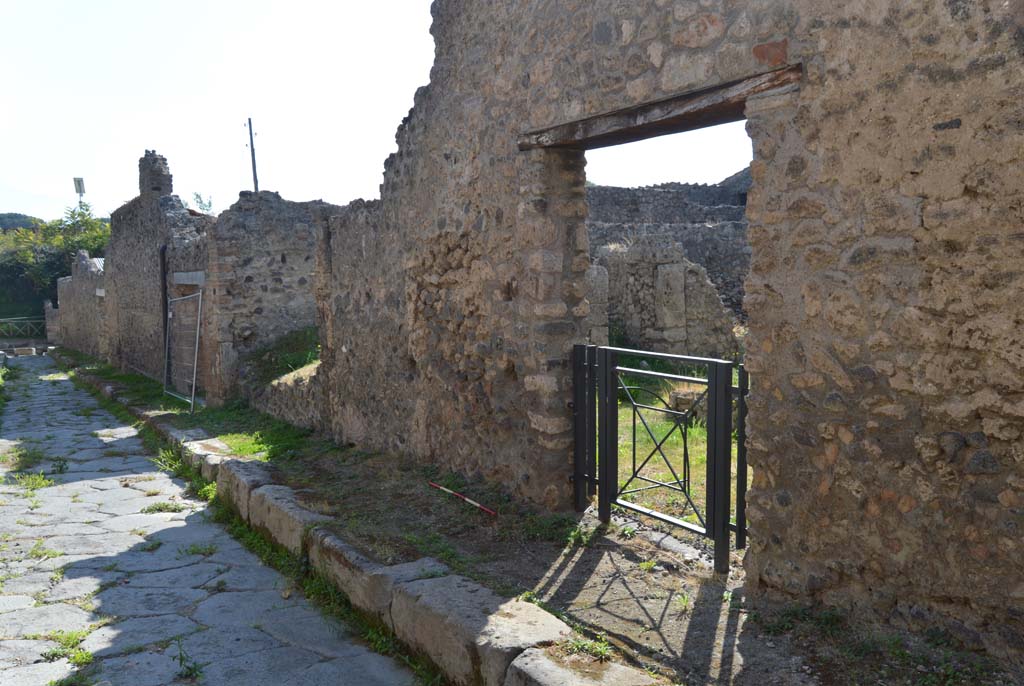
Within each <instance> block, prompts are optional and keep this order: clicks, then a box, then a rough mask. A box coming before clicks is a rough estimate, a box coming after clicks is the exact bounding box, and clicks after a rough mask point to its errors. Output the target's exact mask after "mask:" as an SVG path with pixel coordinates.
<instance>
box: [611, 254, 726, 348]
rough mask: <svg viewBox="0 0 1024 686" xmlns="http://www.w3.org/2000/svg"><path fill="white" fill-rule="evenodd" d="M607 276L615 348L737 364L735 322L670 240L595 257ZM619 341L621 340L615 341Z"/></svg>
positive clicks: (698, 270)
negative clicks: (720, 360)
mask: <svg viewBox="0 0 1024 686" xmlns="http://www.w3.org/2000/svg"><path fill="white" fill-rule="evenodd" d="M598 259H599V261H600V263H601V264H602V265H603V266H605V267H606V268H607V270H608V272H607V273H608V289H607V294H608V296H607V298H608V305H607V312H608V319H607V321H608V326H609V328H610V329H611V331H612V332H613V333H614V334H616V336H613V342H615V343H619V344H625V346H627V347H632V348H637V349H640V350H654V351H656V352H664V353H675V354H679V355H691V356H696V357H713V358H719V359H735V358H736V356H737V354H738V352H739V348H738V345H737V342H736V336H735V334H734V332H733V329H734V328H735V326H736V320H735V319H734V318H733V316H732V313H731V312H730V311H729V310H728V309H726V307H725V306H724V305H723V304H722V300H721V298H720V297H719V295H718V291H717V290H716V289H715V286H714V284H713V283H711V280H710V279H709V278H708V273H707V271H705V270H704V268H703V267H701V266H700V265H699V264H696V263H694V262H690V261H689V260H687V259H686V254H685V253H684V251H683V249H682V248H681V247H680V246H679V245H678V244H677V243H675V242H674V241H672V240H671V239H652V238H644V239H640V240H638V241H636V242H634V243H631V244H629V245H609V246H606V247H604V248H602V249H601V250H600V251H599V253H598ZM619 337H621V340H614V339H615V338H619Z"/></svg>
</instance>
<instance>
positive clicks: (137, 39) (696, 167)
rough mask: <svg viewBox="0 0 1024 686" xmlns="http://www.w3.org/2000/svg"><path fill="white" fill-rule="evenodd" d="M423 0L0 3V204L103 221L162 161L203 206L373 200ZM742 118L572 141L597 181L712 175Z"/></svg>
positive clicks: (420, 40)
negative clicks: (612, 143) (79, 182)
mask: <svg viewBox="0 0 1024 686" xmlns="http://www.w3.org/2000/svg"><path fill="white" fill-rule="evenodd" d="M429 8H430V2H429V0H389V2H375V3H351V2H330V3H329V2H312V1H305V0H292V1H291V2H288V3H283V2H273V1H272V0H246V2H235V1H230V2H229V1H225V0H218V2H210V1H209V0H203V1H202V2H200V1H198V0H174V1H173V2H171V1H167V0H146V1H145V2H141V1H139V0H92V1H90V2H82V1H81V0H76V1H74V2H71V1H69V0H0V27H2V31H3V38H2V40H0V212H23V213H26V214H30V215H33V216H38V217H42V218H44V219H53V218H55V217H58V216H60V215H61V213H62V212H63V209H64V208H65V207H66V206H68V205H72V204H74V203H75V202H76V200H77V197H76V196H75V193H74V186H73V183H72V178H73V177H75V176H81V177H84V178H85V184H86V191H87V193H86V198H85V199H86V201H88V202H90V203H92V205H93V209H94V212H95V213H96V214H97V215H103V216H106V215H109V213H110V212H111V211H112V210H114V209H116V208H117V207H118V206H120V205H121V204H123V203H124V202H126V201H128V200H130V199H131V198H132V197H134V196H135V195H137V193H138V171H137V163H138V158H139V157H141V156H142V153H143V151H144V150H146V149H155V150H156V151H157V152H159V153H160V154H162V155H164V156H166V157H167V158H168V161H169V162H170V165H171V172H172V173H173V174H174V187H175V192H176V193H177V194H178V195H180V196H181V197H182V198H183V199H186V200H190V199H191V196H192V193H193V192H194V191H198V192H200V193H202V194H203V195H204V196H212V197H213V203H214V208H215V209H216V210H217V211H220V210H223V209H225V208H226V207H227V206H229V205H230V204H232V203H233V202H234V201H235V199H236V198H237V197H238V191H239V190H248V189H251V188H252V174H251V169H250V164H249V149H248V147H247V144H248V135H247V132H246V129H245V127H244V124H245V120H246V118H247V117H250V116H251V117H252V118H253V124H254V128H255V130H256V133H257V137H256V154H257V162H258V171H259V180H260V187H261V188H263V189H264V190H275V191H278V192H280V193H281V195H282V196H284V197H285V198H288V199H290V200H311V199H316V198H323V199H324V200H328V201H331V202H334V203H338V204H345V203H347V202H349V201H350V200H353V199H355V198H360V197H362V198H367V199H369V198H375V197H378V195H379V185H380V182H381V176H382V174H383V168H384V159H385V158H386V157H387V156H388V154H390V153H391V152H393V151H394V150H395V130H396V129H397V127H398V124H399V123H400V122H401V120H402V118H403V117H405V116H406V115H407V114H408V112H409V108H410V107H412V100H413V93H414V92H415V90H416V88H417V87H419V86H422V85H425V84H426V83H427V81H428V80H429V73H430V65H431V62H432V59H433V49H434V46H433V40H432V38H431V37H430V34H429V33H428V29H429V27H430V9H429ZM750 154H751V153H750V142H749V140H748V139H747V138H746V136H745V133H744V132H743V128H742V124H734V125H728V126H725V127H719V128H718V129H717V130H715V131H705V132H698V133H696V134H684V135H682V136H673V137H667V138H660V139H655V140H652V141H647V142H645V143H640V144H634V145H630V146H623V147H620V148H610V149H606V150H601V151H593V152H591V153H588V156H587V158H588V178H589V180H591V181H593V182H595V183H600V184H609V185H646V184H651V183H659V182H663V181H691V182H703V183H713V182H716V181H719V180H721V179H722V178H724V177H726V176H728V175H730V174H732V173H733V172H735V171H737V170H738V169H740V168H741V167H743V166H744V165H746V164H747V163H748V162H749V160H750Z"/></svg>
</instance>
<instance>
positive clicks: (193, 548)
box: [178, 543, 217, 557]
mask: <svg viewBox="0 0 1024 686" xmlns="http://www.w3.org/2000/svg"><path fill="white" fill-rule="evenodd" d="M215 552H217V546H216V545H215V544H213V543H206V544H202V543H193V544H192V545H190V546H182V547H180V548H178V555H179V556H180V557H188V556H189V555H201V556H203V557H209V556H210V555H213V554H214V553H215Z"/></svg>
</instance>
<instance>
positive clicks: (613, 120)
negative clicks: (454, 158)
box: [519, 65, 803, 150]
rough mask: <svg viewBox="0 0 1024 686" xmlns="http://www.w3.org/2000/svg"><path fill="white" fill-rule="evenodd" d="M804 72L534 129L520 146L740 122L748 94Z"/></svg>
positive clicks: (578, 145)
mask: <svg viewBox="0 0 1024 686" xmlns="http://www.w3.org/2000/svg"><path fill="white" fill-rule="evenodd" d="M802 73H803V68H802V67H801V66H800V65H795V66H791V67H785V68H783V69H779V70H776V71H771V72H768V73H765V74H758V75H757V76H752V77H750V78H747V79H743V80H741V81H733V82H731V83H727V84H723V85H721V86H714V87H712V88H705V89H703V90H700V91H695V92H690V93H686V94H683V95H677V96H673V97H671V98H667V99H665V100H659V101H657V102H652V103H646V104H643V105H638V106H636V107H630V108H628V109H623V110H616V111H615V112H609V113H607V114H598V115H595V116H593V117H588V118H586V119H581V120H579V121H575V122H570V123H568V124H559V125H557V126H552V127H549V128H545V129H538V130H536V131H530V132H528V133H524V134H522V135H520V136H519V149H520V150H535V149H537V148H575V149H581V150H593V149H595V148H605V147H608V146H611V145H620V144H622V143H633V142H635V141H639V140H644V139H646V138H654V137H655V136H663V135H665V134H670V133H682V132H683V131H693V130H694V129H702V128H705V127H708V126H715V125H718V124H727V123H729V122H734V121H740V120H742V119H743V109H744V106H745V104H746V102H747V99H748V98H750V97H751V96H753V95H757V94H759V93H765V92H767V91H771V90H775V89H777V88H782V87H784V86H788V85H790V84H793V83H796V82H798V81H799V80H800V78H801V75H802Z"/></svg>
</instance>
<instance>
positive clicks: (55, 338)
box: [43, 279, 61, 344]
mask: <svg viewBox="0 0 1024 686" xmlns="http://www.w3.org/2000/svg"><path fill="white" fill-rule="evenodd" d="M57 287H58V288H59V287H60V280H59V279H58V282H57ZM43 316H44V317H45V318H46V340H47V341H49V342H50V343H53V344H60V334H61V332H60V310H58V309H57V308H56V307H54V306H53V303H52V302H51V301H49V300H47V301H46V302H45V303H43Z"/></svg>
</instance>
